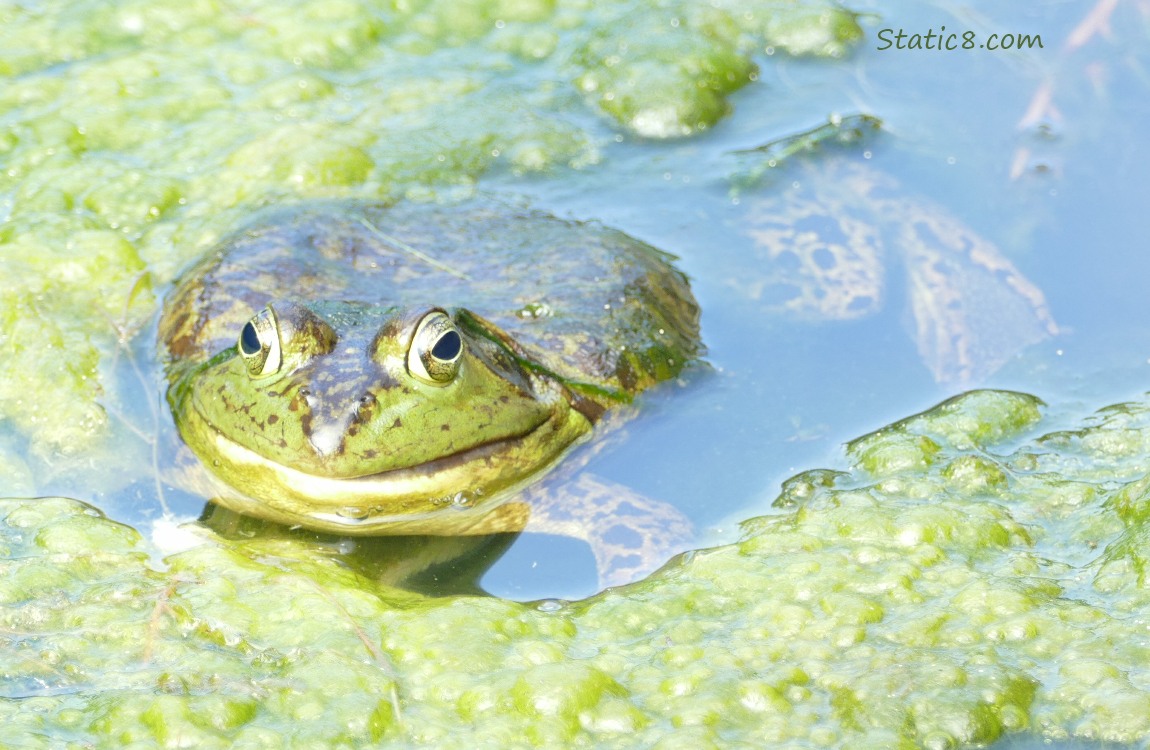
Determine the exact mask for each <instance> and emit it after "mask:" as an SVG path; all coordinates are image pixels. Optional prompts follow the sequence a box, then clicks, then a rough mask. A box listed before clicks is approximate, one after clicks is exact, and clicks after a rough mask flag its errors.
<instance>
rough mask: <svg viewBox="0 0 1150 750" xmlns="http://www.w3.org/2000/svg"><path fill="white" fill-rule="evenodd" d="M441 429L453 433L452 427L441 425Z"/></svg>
mask: <svg viewBox="0 0 1150 750" xmlns="http://www.w3.org/2000/svg"><path fill="white" fill-rule="evenodd" d="M439 429H440V430H442V431H443V432H451V425H449V424H441V425H439Z"/></svg>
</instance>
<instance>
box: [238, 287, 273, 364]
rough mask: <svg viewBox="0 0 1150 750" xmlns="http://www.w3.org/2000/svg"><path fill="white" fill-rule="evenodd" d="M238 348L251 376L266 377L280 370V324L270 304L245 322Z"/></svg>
mask: <svg viewBox="0 0 1150 750" xmlns="http://www.w3.org/2000/svg"><path fill="white" fill-rule="evenodd" d="M236 349H237V350H238V351H239V353H240V356H241V357H243V358H244V364H246V365H247V367H248V375H250V376H251V377H253V378H264V377H267V376H269V375H275V374H276V373H277V372H279V369H280V364H281V363H282V362H283V352H282V351H281V349H280V334H279V326H278V325H277V324H276V316H275V313H274V312H273V311H272V308H271V306H270V305H269V306H268V307H265V308H264V309H262V310H260V311H259V312H258V313H256V314H255V316H254V317H253V318H252V319H251V320H249V321H248V322H247V323H244V327H243V328H241V329H240V340H239V341H238V342H237V343H236Z"/></svg>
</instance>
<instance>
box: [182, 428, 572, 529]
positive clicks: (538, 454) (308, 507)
mask: <svg viewBox="0 0 1150 750" xmlns="http://www.w3.org/2000/svg"><path fill="white" fill-rule="evenodd" d="M191 411H192V412H195V411H196V410H195V409H194V408H193V409H192V410H191ZM198 417H199V415H197V418H196V419H194V420H191V421H192V422H193V423H194V424H189V425H188V427H190V428H191V429H193V430H198V431H200V433H201V434H200V435H198V436H197V437H198V438H199V439H196V440H194V441H193V440H189V441H188V442H189V443H190V444H193V445H197V446H199V447H198V452H199V454H200V456H199V457H200V459H201V460H202V461H203V463H204V465H205V466H206V467H207V468H208V469H209V471H210V472H211V474H212V475H213V476H214V477H215V479H216V480H217V482H216V489H217V490H218V496H217V497H216V501H217V502H219V503H220V504H221V505H224V506H226V507H229V508H231V509H232V510H235V511H238V512H240V513H245V514H248V515H252V516H257V517H261V518H265V519H268V520H271V521H275V522H278V523H285V524H289V525H300V526H305V527H308V528H313V529H317V530H321V531H331V532H335V533H342V534H358V535H394V534H466V533H489V532H490V531H492V530H511V529H490V528H488V527H486V526H484V525H483V524H482V523H481V521H482V519H483V517H484V516H486V515H487V514H488V513H490V512H491V511H492V510H493V509H494V508H496V507H498V506H499V505H500V504H502V501H504V500H506V499H508V498H509V497H510V496H512V495H513V494H514V491H515V490H517V489H520V488H522V487H523V486H524V485H526V484H528V483H530V482H531V481H532V480H533V479H535V478H537V477H538V476H539V475H540V474H542V473H543V471H545V470H546V469H547V468H549V467H550V466H551V465H553V464H554V463H555V462H556V461H558V460H559V458H561V457H562V455H563V454H564V453H565V452H566V451H567V450H568V449H569V448H570V447H571V446H572V445H573V444H575V443H576V442H578V441H579V439H580V438H581V437H583V436H585V435H587V434H589V433H590V430H591V424H590V422H589V421H588V420H587V418H586V417H585V416H583V415H582V414H581V413H579V412H578V411H577V410H575V409H564V410H562V411H560V412H558V413H555V414H553V415H552V416H551V417H550V418H548V419H546V420H544V421H543V422H542V423H540V424H539V425H536V426H535V427H533V428H532V429H530V430H529V431H527V432H525V433H524V434H521V435H512V436H508V437H504V438H500V439H497V440H492V441H489V442H487V443H483V444H480V445H477V446H473V447H470V448H467V449H464V450H461V451H458V452H456V453H452V454H450V455H447V456H442V457H438V458H435V459H432V460H430V461H426V462H423V463H420V464H416V465H412V466H407V467H402V468H395V469H388V470H386V471H382V472H379V473H375V474H366V475H361V476H355V477H333V476H322V475H318V474H314V473H310V472H306V471H302V470H300V469H296V468H293V467H291V466H287V465H284V464H281V463H278V462H276V461H273V460H270V459H268V458H266V457H264V456H262V455H260V454H259V453H257V452H255V451H253V450H251V449H250V448H247V447H245V446H243V445H240V444H239V443H237V442H235V441H233V440H231V439H230V438H228V437H226V436H225V435H223V434H222V433H220V432H219V431H218V430H216V429H215V428H213V427H211V426H210V425H209V424H208V423H207V421H206V420H203V419H201V418H198Z"/></svg>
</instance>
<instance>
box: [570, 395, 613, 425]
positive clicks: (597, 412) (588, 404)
mask: <svg viewBox="0 0 1150 750" xmlns="http://www.w3.org/2000/svg"><path fill="white" fill-rule="evenodd" d="M571 396H572V398H571V408H572V409H574V410H575V411H577V412H579V413H580V414H582V415H583V416H584V417H587V421H588V422H590V423H591V424H595V423H596V422H598V421H599V418H600V417H602V416H603V413H604V412H605V411H607V407H606V406H604V405H603V404H600V403H597V402H595V401H592V400H591V399H589V398H587V397H585V396H582V395H580V394H578V393H572V394H571Z"/></svg>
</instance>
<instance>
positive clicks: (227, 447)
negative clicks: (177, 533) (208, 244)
mask: <svg viewBox="0 0 1150 750" xmlns="http://www.w3.org/2000/svg"><path fill="white" fill-rule="evenodd" d="M527 253H531V254H532V255H533V256H534V257H532V258H530V259H528V258H525V257H523V256H524V255H525V254H527ZM668 261H669V257H668V256H665V255H663V254H662V253H659V252H658V251H656V250H654V249H652V248H650V247H648V246H646V245H643V244H642V243H639V242H637V241H635V240H633V239H631V238H628V237H626V236H625V235H622V234H620V233H618V232H614V231H613V230H608V229H604V228H602V227H598V226H595V225H581V224H572V223H568V222H562V221H559V220H557V219H554V218H552V217H549V216H546V215H543V214H538V213H531V212H523V211H519V210H512V209H508V208H507V207H505V206H502V205H498V204H491V203H479V204H468V205H466V206H461V207H453V208H450V209H446V208H442V207H435V206H403V207H397V208H382V207H371V206H362V205H358V204H329V205H323V206H320V207H318V208H316V207H312V208H309V209H304V210H299V209H297V210H293V211H287V212H279V213H277V214H273V215H272V216H270V217H267V218H265V219H263V220H262V221H261V222H260V223H259V224H257V225H253V227H251V228H248V229H247V230H245V231H243V232H241V233H239V234H237V235H236V236H234V237H233V238H231V239H229V240H227V241H225V242H224V243H223V245H222V246H221V247H220V248H219V250H218V252H216V253H213V254H210V255H209V256H208V258H207V259H206V260H205V261H204V262H202V263H201V264H200V265H198V266H196V267H195V268H193V269H191V270H190V271H189V272H188V273H187V274H186V275H185V276H184V277H183V278H182V279H181V280H180V282H179V284H178V285H177V287H176V289H175V290H173V292H172V294H171V295H170V296H169V299H168V301H167V304H166V305H165V310H164V316H163V319H162V320H161V324H160V326H161V327H160V334H161V339H162V341H163V344H164V346H165V348H166V349H167V354H168V357H169V363H170V365H169V375H170V379H171V384H172V385H171V389H170V391H169V402H170V404H171V407H172V412H173V414H174V416H175V419H176V423H177V426H178V427H179V430H180V434H181V435H182V437H183V438H184V441H185V442H186V443H187V444H188V446H189V447H190V448H191V449H192V451H193V452H194V453H195V454H196V455H197V456H198V457H199V458H200V460H201V461H202V463H203V464H204V465H205V466H206V467H208V468H209V469H210V471H211V473H212V475H213V476H214V479H215V487H214V490H215V494H216V500H217V502H219V503H221V504H222V505H224V506H226V507H228V508H231V509H233V510H236V511H239V512H241V513H245V514H249V515H253V516H257V517H261V518H264V519H267V520H272V521H276V522H280V523H286V524H299V525H303V526H305V527H308V528H313V529H317V530H321V531H330V532H335V533H342V534H349V533H350V534H413V533H418V534H443V535H457V534H479V533H492V532H497V531H515V530H519V529H522V528H523V526H524V525H525V522H526V519H527V515H528V513H529V510H528V509H526V508H524V507H522V504H521V503H507V502H505V501H507V500H508V499H510V498H512V497H515V496H516V494H517V491H518V490H520V489H522V488H524V487H525V486H527V485H528V484H530V483H531V482H533V481H534V480H535V479H537V478H539V476H541V474H542V472H543V470H544V469H546V468H548V467H550V466H552V465H554V464H555V463H556V462H557V461H558V460H559V459H560V458H561V457H562V455H563V454H564V453H565V452H566V451H567V450H568V448H570V447H571V446H572V445H574V444H575V443H577V442H579V441H580V440H582V439H585V438H586V437H587V436H588V435H590V433H591V431H592V429H593V427H594V425H595V423H596V422H598V421H599V420H600V418H601V416H602V414H603V413H604V412H605V411H606V410H607V409H608V408H610V407H611V406H614V405H616V404H618V403H621V402H625V401H627V400H629V399H630V397H631V396H632V395H633V394H634V393H637V392H639V391H641V390H643V389H644V388H646V387H648V386H650V385H652V384H654V383H656V382H658V381H659V380H663V379H665V378H667V377H670V376H672V375H674V374H676V373H677V372H678V371H679V370H680V369H681V368H682V366H683V364H685V363H686V362H687V361H689V360H690V359H691V358H692V357H693V356H695V354H696V353H697V352H698V349H699V344H698V329H697V316H698V309H697V307H696V305H695V302H694V300H693V298H692V297H691V296H690V290H689V288H688V287H687V284H686V280H685V278H684V277H683V276H682V274H681V273H679V272H678V271H676V270H675V269H674V268H673V267H671V266H670V265H669V262H668ZM525 272H526V273H530V274H532V275H534V277H535V283H534V284H532V285H531V286H530V287H527V288H528V289H529V290H530V291H529V295H530V297H529V298H528V297H527V296H525V295H524V294H523V293H522V290H523V288H524V286H523V285H524V283H525V279H523V278H522V277H521V274H524V273H525ZM285 279H287V280H290V281H289V282H288V283H286V284H285V283H284V280H285ZM596 284H597V285H598V287H600V288H597V289H596V288H594V287H595V285H596ZM287 293H290V294H291V295H292V297H291V298H290V299H287V298H286V295H287ZM432 295H434V296H435V298H436V299H435V301H436V302H440V303H441V304H457V305H460V307H454V308H441V307H433V306H430V305H428V304H426V301H424V302H423V303H422V304H421V303H419V302H417V301H416V300H418V299H419V298H421V297H422V298H425V300H426V298H427V297H430V296H432ZM612 301H614V302H615V306H614V309H613V308H612ZM261 310H263V311H265V312H263V313H262V315H261ZM253 315H255V316H256V317H255V318H253V317H252V316H253ZM429 319H435V320H437V321H439V324H440V325H441V326H442V327H444V329H445V330H450V331H453V332H454V333H455V334H456V335H457V336H458V339H457V341H458V343H459V346H458V349H459V351H458V352H457V355H458V356H457V358H456V359H455V360H454V361H453V362H452V363H451V365H450V367H447V366H446V365H443V364H442V363H440V365H436V364H434V361H433V360H428V359H427V357H428V356H430V355H429V352H430V351H432V346H433V344H434V343H435V341H434V340H433V338H428V337H427V336H421V335H420V333H419V330H420V326H421V324H422V323H423V322H424V321H425V320H429ZM261 320H262V321H264V322H263V323H262V324H261V325H263V326H264V328H265V329H266V330H264V331H263V332H262V334H261V336H262V337H261V339H260V345H259V346H257V345H256V344H255V342H254V338H253V339H251V340H249V341H248V343H247V344H246V345H245V343H244V340H243V333H242V332H243V331H244V330H245V326H247V325H248V324H249V321H251V324H253V325H255V324H257V323H260V321H261ZM255 330H256V329H255V328H254V327H253V328H252V330H251V331H249V334H250V335H251V336H253V337H254V336H255ZM225 336H226V337H227V338H225ZM237 337H238V338H240V343H239V344H236V343H234V342H236V340H237ZM269 349H271V350H272V353H271V354H268V355H267V356H269V357H270V358H271V359H269V360H268V361H269V362H270V363H271V364H273V365H275V366H274V367H269V368H268V370H267V371H256V372H253V369H252V368H253V367H256V369H257V370H258V369H259V367H258V365H259V362H261V361H262V360H261V359H260V357H261V356H262V355H263V354H266V353H267V352H268V350H269ZM241 350H243V351H241ZM452 353H454V352H452ZM253 358H254V359H253ZM253 361H254V362H256V364H255V365H253V364H252V363H253ZM425 361H426V362H433V364H432V367H436V366H441V367H445V368H446V369H447V370H449V372H446V373H445V374H444V375H442V376H441V377H442V380H440V381H437V380H435V379H433V378H431V377H430V376H429V375H428V372H427V371H425V370H422V369H421V363H424V362H425ZM435 361H438V360H435ZM427 369H430V368H427Z"/></svg>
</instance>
